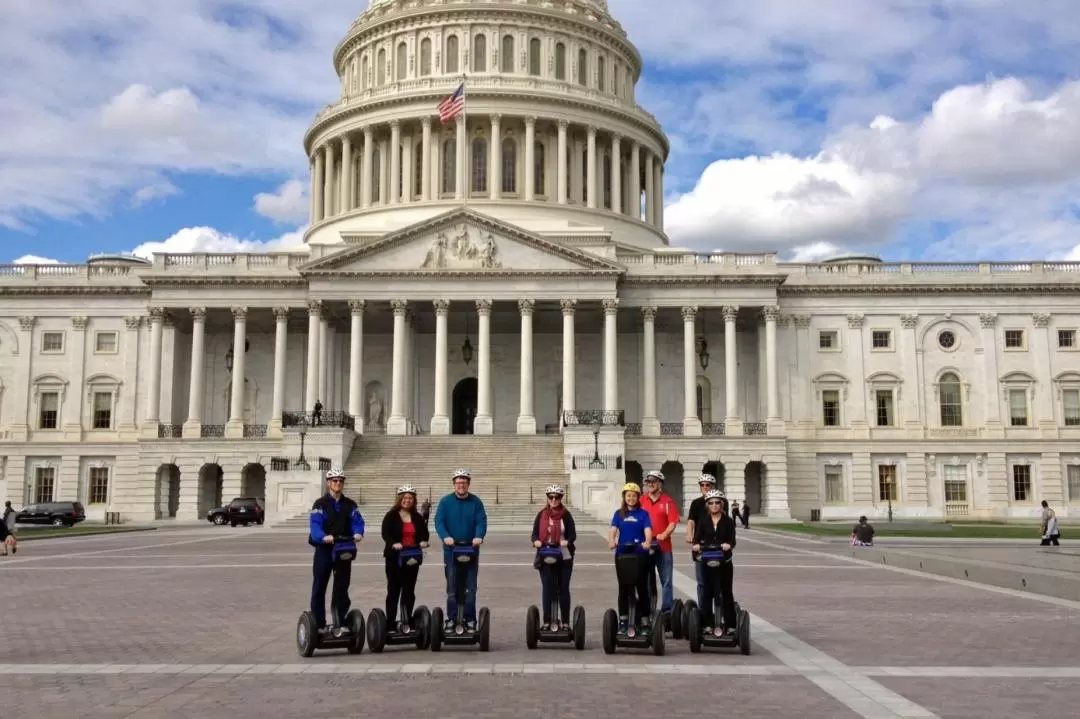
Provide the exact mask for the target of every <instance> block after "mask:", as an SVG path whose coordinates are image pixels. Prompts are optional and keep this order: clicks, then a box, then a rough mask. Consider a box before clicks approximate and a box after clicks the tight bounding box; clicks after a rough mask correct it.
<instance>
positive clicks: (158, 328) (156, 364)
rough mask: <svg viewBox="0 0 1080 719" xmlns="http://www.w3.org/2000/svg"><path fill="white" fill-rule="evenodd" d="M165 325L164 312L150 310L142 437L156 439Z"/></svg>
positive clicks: (158, 309) (159, 409)
mask: <svg viewBox="0 0 1080 719" xmlns="http://www.w3.org/2000/svg"><path fill="white" fill-rule="evenodd" d="M164 325H165V310H164V309H163V308H161V307H151V308H150V376H149V377H148V378H147V379H148V382H147V389H146V421H145V422H144V423H143V427H144V432H143V436H145V437H148V438H150V437H152V438H153V439H157V428H158V424H159V423H160V422H161V342H162V337H163V330H164Z"/></svg>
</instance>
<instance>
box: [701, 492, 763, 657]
mask: <svg viewBox="0 0 1080 719" xmlns="http://www.w3.org/2000/svg"><path fill="white" fill-rule="evenodd" d="M705 504H706V507H707V510H708V512H707V515H706V517H705V518H704V519H702V521H700V522H698V524H697V526H696V527H694V544H693V552H694V560H695V561H696V562H697V563H699V564H700V565H702V568H703V569H702V575H703V577H704V578H705V585H706V597H707V602H706V603H704V604H702V605H700V606H699V607H696V608H693V609H691V610H690V613H689V616H688V618H687V622H686V635H687V638H688V639H689V640H690V651H691V652H694V653H697V652H700V651H701V648H702V646H705V647H724V648H734V647H738V648H739V650H740V651H741V652H742V653H743V654H749V653H750V613H749V612H747V611H746V610H744V609H742V608H741V607H739V606H738V604H737V603H736V602H735V595H734V591H733V589H732V584H733V579H734V567H733V566H732V563H731V557H732V554H733V552H734V550H735V521H734V520H733V519H731V517H729V516H727V515H726V514H725V513H724V500H723V497H721V495H720V492H717V491H716V490H713V491H711V492H708V493H706V495H705ZM718 615H719V616H718Z"/></svg>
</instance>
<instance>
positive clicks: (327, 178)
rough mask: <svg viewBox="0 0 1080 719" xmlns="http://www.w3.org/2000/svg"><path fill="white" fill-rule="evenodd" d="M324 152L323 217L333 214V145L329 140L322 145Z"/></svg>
mask: <svg viewBox="0 0 1080 719" xmlns="http://www.w3.org/2000/svg"><path fill="white" fill-rule="evenodd" d="M323 152H324V153H326V170H325V173H324V176H323V219H326V220H328V219H330V218H331V217H333V216H334V154H335V151H334V146H333V145H331V144H330V143H329V142H328V143H326V145H324V146H323Z"/></svg>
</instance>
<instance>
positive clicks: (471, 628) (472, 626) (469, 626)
mask: <svg viewBox="0 0 1080 719" xmlns="http://www.w3.org/2000/svg"><path fill="white" fill-rule="evenodd" d="M465 631H467V632H475V631H476V622H465Z"/></svg>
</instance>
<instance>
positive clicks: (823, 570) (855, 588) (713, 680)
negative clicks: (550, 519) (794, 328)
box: [0, 527, 1080, 719]
mask: <svg viewBox="0 0 1080 719" xmlns="http://www.w3.org/2000/svg"><path fill="white" fill-rule="evenodd" d="M814 546H815V545H812V544H807V543H805V542H797V541H795V540H787V539H783V538H780V539H778V538H776V537H774V536H766V535H763V534H761V533H755V532H753V531H751V532H747V533H744V534H741V535H740V551H739V554H738V558H737V560H736V561H737V569H736V591H737V596H738V598H739V600H740V601H741V603H742V604H743V606H745V607H746V608H747V609H749V610H750V611H751V612H753V613H754V614H755V615H757V616H759V617H761V618H762V619H763V620H766V621H767V623H768V625H771V628H770V627H769V626H768V625H766V624H764V623H763V624H762V625H761V627H762V630H761V631H759V632H757V633H756V634H755V637H756V641H755V644H754V654H753V655H752V656H750V657H743V656H740V655H739V654H737V653H730V652H727V653H706V654H698V655H694V654H691V653H690V652H689V650H688V647H687V646H686V643H685V642H675V641H674V640H671V639H669V640H668V653H667V656H665V657H662V658H657V657H653V656H651V654H648V653H644V652H642V653H634V654H632V653H622V652H620V653H618V654H616V655H614V656H611V657H609V656H607V655H605V654H603V652H602V650H601V649H600V619H601V616H602V614H603V611H604V609H606V608H607V607H608V606H610V605H613V604H614V600H615V588H614V571H613V567H612V564H611V557H610V554H609V553H608V552H607V551H606V550H605V548H604V544H603V540H602V539H601V538H600V536H599V535H598V534H597V535H596V536H592V535H586V536H584V537H583V538H582V539H581V541H580V543H579V554H578V560H577V566H576V568H575V573H574V582H573V588H574V601H575V604H577V603H580V604H583V605H584V606H585V607H586V610H587V612H588V617H589V647H588V649H587V650H586V651H585V652H576V651H574V650H573V649H571V648H568V647H564V646H555V647H548V648H542V649H540V650H537V651H533V652H530V651H529V650H527V649H526V648H525V645H524V631H523V626H524V617H525V607H526V606H527V605H528V604H531V603H539V582H538V580H537V577H536V572H535V570H533V569H532V567H531V552H530V549H529V547H528V537H527V531H525V532H521V533H518V534H510V533H502V532H500V533H493V534H492V535H490V536H489V541H488V543H487V544H486V545H485V547H484V550H483V551H482V555H481V556H482V558H481V573H480V604H481V605H487V606H489V607H490V608H491V610H492V614H493V619H494V621H493V627H492V628H493V631H492V651H491V652H490V653H486V654H482V653H480V652H478V651H476V650H475V649H465V648H446V649H444V651H443V652H441V653H438V654H436V653H432V652H418V651H416V650H415V649H411V650H410V649H408V648H404V647H402V648H387V651H386V652H385V653H384V654H383V655H381V656H380V655H374V654H371V653H370V652H367V651H365V653H364V654H363V655H362V656H361V657H350V656H348V655H345V654H343V653H334V654H323V655H318V656H316V657H314V658H313V659H310V660H301V659H300V658H299V657H297V655H296V650H295V647H294V639H293V634H294V628H295V624H296V620H297V617H298V615H299V613H300V612H301V611H302V610H303V609H304V608H305V607H306V605H307V601H308V594H309V589H310V581H311V580H310V577H311V550H310V548H309V547H307V546H306V544H305V543H304V534H303V533H302V532H300V533H297V532H288V531H273V530H265V529H255V528H249V529H244V528H236V529H232V528H228V527H224V528H221V527H206V528H198V529H191V530H182V531H181V530H177V531H158V532H150V533H140V534H137V535H119V536H113V537H100V538H92V539H91V538H84V539H82V540H43V541H38V542H32V543H26V544H24V545H23V546H22V548H21V550H22V551H20V553H19V554H18V555H17V556H16V557H15V558H12V557H8V558H4V559H0V606H2V607H3V608H4V609H3V611H0V636H2V637H3V642H2V643H0V696H3V697H4V705H5V706H17V707H24V709H23V711H22V712H21V715H24V716H34V717H43V718H44V717H51V716H61V715H63V716H72V712H73V710H76V713H77V714H78V715H79V716H88V717H98V716H103V717H104V716H110V717H111V716H123V717H159V716H162V717H166V716H198V717H201V716H209V715H216V714H218V713H220V712H230V713H233V714H236V715H239V716H257V715H259V714H260V711H261V712H262V713H265V712H267V711H269V712H271V713H272V715H273V716H275V717H283V716H308V715H311V714H312V712H313V711H315V712H319V711H326V710H329V711H336V710H341V709H352V708H355V709H357V710H359V711H360V712H362V713H364V715H380V714H382V715H388V714H389V713H391V712H395V713H397V712H399V711H400V713H402V714H405V713H408V714H416V715H428V716H440V717H456V716H462V717H464V716H472V717H480V718H481V719H488V718H490V719H498V718H499V717H503V716H513V717H514V718H515V719H522V718H523V717H531V716H538V717H539V716H542V715H543V716H545V717H546V716H547V715H549V714H550V713H551V712H550V709H549V708H548V705H549V704H550V703H551V702H552V701H553V700H552V697H558V702H559V704H560V706H562V707H564V710H563V711H562V712H561V713H560V717H564V718H565V719H575V718H576V717H578V716H581V717H585V716H588V717H590V719H592V718H593V717H595V716H597V714H598V712H605V713H610V708H611V707H612V706H614V705H615V704H616V703H618V704H625V703H626V702H628V701H629V702H632V703H633V705H635V711H636V712H647V713H651V714H659V713H671V712H673V711H675V712H685V713H687V714H688V715H689V714H690V713H696V712H698V711H699V709H700V707H701V706H702V704H703V702H708V703H709V704H711V705H714V706H717V707H721V706H723V707H726V706H727V705H728V703H729V702H732V701H735V699H734V698H735V697H740V698H742V699H741V700H742V701H744V702H748V703H746V704H743V706H744V707H746V709H747V710H748V711H749V710H750V708H751V707H752V712H753V714H754V715H756V716H768V717H771V716H776V717H805V716H814V717H818V716H820V717H847V716H901V715H913V716H934V715H935V714H934V713H931V712H936V714H937V715H938V716H949V717H952V716H957V717H959V716H984V717H985V716H1011V715H1013V714H1014V713H1015V714H1019V715H1025V716H1041V715H1051V716H1053V715H1056V716H1067V715H1070V713H1069V712H1064V713H1063V712H1062V711H1057V712H1056V714H1055V713H1050V714H1044V713H1043V712H1042V711H1035V712H1034V713H1032V707H1033V706H1036V705H1038V702H1039V701H1040V698H1042V700H1043V701H1045V702H1047V703H1046V704H1045V706H1047V707H1057V706H1059V705H1058V704H1056V703H1055V702H1056V701H1057V698H1058V697H1066V698H1068V699H1069V700H1071V701H1073V702H1074V705H1073V706H1075V702H1076V701H1080V697H1078V696H1076V694H1075V691H1076V690H1074V689H1071V687H1074V686H1076V684H1077V682H1076V679H1075V678H1066V679H1051V678H1047V677H1045V676H1040V675H1039V673H1038V672H1039V671H1040V668H1045V669H1046V670H1047V671H1049V670H1050V669H1051V668H1055V667H1071V666H1073V665H1077V664H1080V659H1078V658H1077V654H1076V647H1077V646H1080V621H1078V620H1080V607H1076V608H1074V607H1072V606H1061V605H1051V604H1046V603H1040V602H1038V601H1035V600H1032V599H1025V598H1019V597H1013V596H1009V595H1007V594H1002V593H999V592H989V591H985V590H982V589H978V588H970V587H965V586H961V585H958V584H955V583H948V582H942V581H938V580H935V579H932V578H923V577H920V576H911V575H907V574H901V573H896V572H891V571H887V570H884V569H880V568H876V567H867V566H864V565H857V564H852V563H851V562H845V561H843V560H841V559H839V558H837V557H835V556H829V555H828V554H827V552H821V553H814V554H807V553H805V551H804V552H798V551H795V549H796V548H797V549H802V550H805V549H808V548H810V549H812V548H814ZM380 552H381V544H376V543H369V544H367V545H366V546H365V547H364V550H363V551H362V553H361V555H360V557H359V558H358V563H357V566H356V568H355V570H354V579H353V589H352V598H353V602H354V606H357V607H359V608H361V609H362V610H363V611H364V612H365V614H366V613H367V611H368V610H370V608H371V607H372V606H381V605H382V601H383V592H384V586H385V578H384V575H383V568H382V560H381V557H380V556H379V554H380ZM439 559H440V558H439V557H438V555H437V554H436V555H433V556H431V557H429V560H428V563H427V565H425V567H424V568H423V570H422V571H421V580H420V584H419V587H418V595H419V601H420V602H421V603H426V604H428V605H429V606H435V605H441V604H443V602H444V596H443V578H442V570H441V562H440V561H439ZM676 568H677V570H678V571H679V572H680V573H681V574H682V575H684V576H686V575H689V576H691V577H692V576H693V568H692V566H691V565H690V562H689V561H688V559H687V557H686V554H685V552H682V553H680V554H679V555H678V556H677V558H676ZM785 636H786V637H788V639H784V637H785ZM798 640H801V641H802V642H804V643H806V644H809V645H810V647H806V646H805V645H802V648H799V642H798ZM814 650H818V654H817V655H814V654H813V653H812V652H813V651H814ZM820 652H825V654H826V655H828V657H826V656H825V655H822V654H820ZM815 657H817V658H815ZM830 662H831V663H830ZM60 664H65V665H73V664H78V665H92V666H88V667H71V666H68V667H67V668H62V667H57V666H54V665H60ZM117 664H121V665H127V669H125V668H124V667H115V666H114V667H111V668H109V667H108V666H107V665H117ZM20 665H39V667H40V669H41V670H43V671H45V672H49V673H42V674H30V673H29V671H30V670H31V669H32V667H25V666H20ZM146 665H160V666H161V667H162V668H161V672H162V673H160V674H156V675H148V674H146V673H140V672H143V670H146V671H150V670H153V669H154V668H153V667H147V666H146ZM176 665H200V666H193V667H177V666H176ZM217 665H227V666H224V667H219V666H217ZM253 665H254V666H253ZM905 666H910V667H923V668H926V667H935V666H951V667H976V668H977V667H991V666H999V667H1023V668H1025V669H1026V670H1028V671H1029V673H1033V675H1032V676H1029V677H1026V678H1022V679H1021V678H1016V679H1009V678H1008V676H1007V675H1008V673H1009V672H1015V671H1018V670H1016V669H1012V668H1009V669H1002V674H1001V677H1002V678H998V679H987V678H976V677H970V678H965V677H963V676H960V677H949V678H945V677H937V678H925V677H920V678H914V677H893V676H888V675H887V672H882V671H880V668H882V667H886V668H888V667H905ZM860 667H864V668H867V669H863V670H860V669H859V668H860ZM872 668H877V670H874V671H872ZM383 671H389V672H392V673H383ZM964 671H970V672H974V671H975V670H974V669H971V670H967V669H965V670H964ZM92 672H107V673H101V674H97V675H95V674H93V673H92ZM124 672H128V673H124ZM339 672H340V675H335V674H338V673H339ZM473 672H478V673H479V675H476V674H473ZM751 672H754V673H755V674H753V675H751V674H750V673H751ZM860 672H865V673H860ZM260 673H273V674H274V676H272V677H269V676H257V675H258V674H260ZM375 674H379V676H374V675H375ZM589 674H592V675H593V676H587V675H589ZM654 674H659V675H660V676H659V677H655V678H654V677H653V676H648V675H654ZM883 674H885V675H883ZM571 676H573V677H574V679H573V680H570V677H571ZM579 677H581V678H580V679H579ZM657 679H658V680H659V681H660V682H661V683H662V685H663V687H664V691H663V692H655V691H645V690H644V689H643V686H645V685H646V684H648V683H651V682H653V681H655V680H657ZM1002 686H1010V687H1013V688H1014V691H1012V692H1011V693H1002V692H998V691H996V690H994V691H990V690H986V689H985V687H1002ZM414 689H419V690H420V691H415V690H414ZM889 690H892V692H890V691H889ZM860 692H861V693H860ZM1070 692H1072V693H1070ZM897 695H899V696H897ZM999 695H1000V697H999ZM957 697H959V698H957ZM996 697H998V698H996ZM1046 697H1052V699H1046ZM904 698H906V699H907V700H909V704H907V705H906V706H903V704H904V703H903V699H904ZM965 698H966V699H968V700H969V701H967V702H965V701H964V699H965ZM717 702H719V703H717ZM653 704H655V706H653ZM918 705H922V707H925V708H926V709H927V710H928V711H925V712H920V711H919V707H918ZM312 707H315V709H314V710H313V709H312ZM889 707H892V708H891V709H890V708H889ZM971 707H976V709H974V710H973V709H971ZM1003 707H1012V709H1010V711H1008V712H1006V711H1004V710H1003V709H1001V710H999V709H1000V708H1003ZM30 708H32V710H30ZM28 711H29V713H28ZM316 715H317V714H316Z"/></svg>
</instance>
